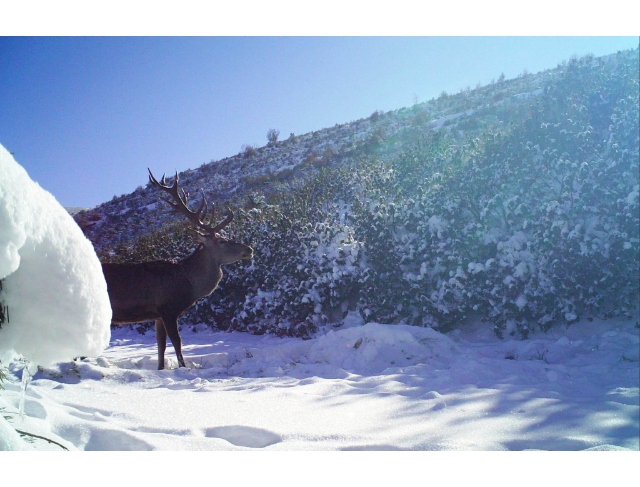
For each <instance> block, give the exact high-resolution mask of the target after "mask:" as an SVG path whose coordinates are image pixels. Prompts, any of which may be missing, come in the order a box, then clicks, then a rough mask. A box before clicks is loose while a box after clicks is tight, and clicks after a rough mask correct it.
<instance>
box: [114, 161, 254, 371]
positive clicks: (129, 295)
mask: <svg viewBox="0 0 640 487" xmlns="http://www.w3.org/2000/svg"><path fill="white" fill-rule="evenodd" d="M149 180H150V181H151V183H152V184H153V185H154V186H156V187H158V188H160V189H161V190H163V191H166V192H167V193H168V194H169V195H171V197H172V199H173V201H171V200H169V199H164V198H162V199H163V200H164V201H165V202H167V203H168V204H169V205H171V207H172V208H173V209H174V210H175V211H176V212H178V213H181V214H182V215H184V216H186V217H187V218H188V219H189V221H190V222H191V223H192V224H193V225H194V226H195V227H196V233H198V234H199V236H200V244H199V245H198V247H197V248H196V250H195V251H194V252H193V253H192V254H191V255H190V256H189V257H187V258H185V259H183V260H181V261H179V262H169V261H165V260H158V261H152V262H144V263H141V264H102V271H103V273H104V277H105V279H106V281H107V291H108V293H109V300H110V301H111V310H112V312H113V316H112V322H113V323H114V324H128V323H139V322H142V321H149V320H155V324H156V340H157V341H158V369H164V352H165V349H166V348H167V335H169V338H170V339H171V343H172V344H173V348H174V349H175V351H176V356H177V357H178V364H179V366H180V367H185V363H184V358H183V357H182V340H181V338H180V333H179V331H178V318H180V316H182V314H183V313H184V312H185V311H186V310H187V309H189V308H190V307H191V306H193V304H195V302H196V301H198V300H199V299H200V298H203V297H204V296H208V295H209V294H211V293H212V292H213V291H214V290H215V288H216V287H217V286H218V283H219V282H220V279H221V278H222V269H221V268H220V266H221V265H223V264H231V263H233V262H236V261H238V260H242V259H251V258H252V257H253V249H252V248H251V247H249V246H247V245H244V244H241V243H238V242H232V241H230V240H227V239H226V238H223V237H221V236H220V235H219V234H218V232H219V231H220V230H222V229H223V228H224V227H226V226H227V225H228V224H229V223H230V222H231V220H233V212H232V211H231V210H230V209H227V210H228V215H227V217H226V218H225V219H224V220H223V221H222V222H221V223H219V224H218V225H215V226H212V225H211V222H212V220H213V218H214V216H215V211H214V210H212V215H211V217H210V218H209V221H208V222H207V213H208V211H209V208H208V205H207V201H206V200H205V197H204V191H203V192H202V204H201V205H200V208H199V209H198V210H197V211H192V210H191V209H189V206H188V202H189V198H188V195H187V194H186V193H185V192H184V190H183V189H178V173H177V172H176V178H175V181H174V183H173V185H172V186H168V185H167V183H166V180H165V177H164V175H163V176H162V181H161V182H158V181H157V180H156V178H154V177H153V174H151V170H149ZM180 193H182V195H181V194H180Z"/></svg>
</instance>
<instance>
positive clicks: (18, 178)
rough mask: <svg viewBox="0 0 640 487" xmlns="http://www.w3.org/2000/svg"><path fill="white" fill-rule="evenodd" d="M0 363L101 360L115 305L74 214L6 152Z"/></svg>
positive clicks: (0, 220) (1, 189)
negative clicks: (4, 317)
mask: <svg viewBox="0 0 640 487" xmlns="http://www.w3.org/2000/svg"><path fill="white" fill-rule="evenodd" d="M0 280H2V289H1V290H0V302H2V304H3V305H4V306H7V307H8V311H9V312H8V315H9V320H8V321H6V322H5V323H2V325H1V326H2V328H1V329H0V356H2V355H3V354H7V355H11V354H13V353H19V354H22V355H23V356H24V357H25V358H27V359H28V360H31V361H33V362H35V363H38V364H43V365H48V364H50V363H53V362H55V361H61V360H69V359H71V358H72V357H74V356H78V355H93V356H96V355H99V354H100V352H101V351H102V350H104V348H106V347H107V345H108V344H109V337H110V326H109V325H110V322H111V306H110V304H109V296H108V294H107V285H106V282H105V280H104V276H103V274H102V268H101V266H100V261H99V260H98V257H97V256H96V254H95V252H94V249H93V246H92V245H91V242H89V240H87V238H86V237H85V236H84V235H83V233H82V231H81V230H80V228H79V227H78V226H77V225H76V223H75V222H74V221H73V219H72V218H71V216H70V215H69V214H68V213H67V211H66V210H65V209H64V208H63V207H62V206H61V205H60V204H59V203H58V202H57V201H56V199H55V198H54V197H53V195H51V194H50V193H49V192H47V191H45V190H44V189H42V188H41V187H40V186H39V185H38V184H37V183H35V182H34V181H32V180H31V179H30V178H29V176H28V174H27V172H26V171H25V170H24V169H23V168H22V167H21V166H20V165H19V164H18V163H17V162H16V161H15V160H14V159H13V157H12V156H11V154H9V152H7V150H6V149H5V148H4V147H3V146H2V145H0Z"/></svg>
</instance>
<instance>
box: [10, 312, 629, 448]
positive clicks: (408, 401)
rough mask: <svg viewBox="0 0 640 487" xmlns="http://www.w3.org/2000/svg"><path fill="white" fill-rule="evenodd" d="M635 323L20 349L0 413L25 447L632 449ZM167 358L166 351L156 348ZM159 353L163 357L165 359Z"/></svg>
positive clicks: (117, 336) (121, 337) (354, 327)
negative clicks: (92, 352) (82, 354)
mask: <svg viewBox="0 0 640 487" xmlns="http://www.w3.org/2000/svg"><path fill="white" fill-rule="evenodd" d="M639 331H640V330H638V328H637V327H636V325H635V321H622V320H620V321H615V320H608V321H599V320H594V321H592V322H589V321H587V320H584V321H582V322H580V323H576V324H573V325H571V326H570V327H569V328H565V327H562V328H558V329H555V330H552V331H550V332H549V333H546V334H541V333H540V334H536V335H534V336H533V337H532V338H530V339H528V340H510V339H505V340H499V339H497V338H496V337H495V336H494V335H493V334H492V333H491V332H490V331H488V330H487V327H486V325H480V324H475V325H474V324H469V325H467V326H464V327H462V328H461V329H460V330H458V331H456V332H453V333H451V334H449V335H444V334H440V333H438V332H436V331H434V330H432V329H429V328H418V327H409V326H404V325H382V324H375V323H369V324H366V325H365V324H364V323H362V322H361V321H359V320H358V319H357V318H356V317H353V316H349V317H348V319H347V321H346V324H345V325H344V326H343V327H342V328H339V329H335V330H328V331H326V333H324V334H319V335H318V336H317V337H316V338H314V339H312V340H306V341H304V340H300V339H293V338H284V339H280V338H276V337H273V336H253V335H248V334H242V333H237V332H234V333H223V332H219V333H214V332H212V331H210V330H208V329H200V330H199V331H198V332H195V333H194V332H193V331H191V329H190V328H188V327H185V328H184V329H183V331H182V336H183V342H184V349H183V352H184V353H185V359H186V361H187V363H188V365H189V367H187V368H180V369H178V368H170V369H168V370H163V371H158V370H156V367H157V359H156V344H155V338H154V336H153V333H151V332H149V333H147V335H144V336H142V335H140V334H139V333H138V332H137V331H135V330H131V329H129V328H128V327H127V328H120V329H117V330H115V331H114V332H113V333H112V337H111V342H110V345H109V347H108V348H107V349H106V350H105V351H104V353H103V354H102V355H101V356H100V357H96V358H94V357H91V358H85V359H84V360H76V361H68V362H63V363H59V364H56V365H54V366H51V367H47V368H44V369H43V368H40V369H39V370H38V372H37V373H36V374H35V376H34V377H33V380H32V382H31V384H30V385H29V386H28V388H27V391H26V401H25V407H24V410H25V415H24V418H23V419H20V417H19V414H18V408H19V401H20V395H21V383H20V379H19V378H20V376H21V368H22V367H23V366H24V364H23V363H21V362H19V361H14V362H12V363H10V364H9V371H10V378H11V379H12V381H11V382H5V383H4V386H5V390H4V391H0V410H1V412H2V415H3V416H4V417H5V418H7V420H8V423H9V424H11V425H12V426H13V427H14V428H16V429H19V430H21V431H26V432H29V433H31V434H35V435H39V436H42V437H45V438H49V439H51V440H54V441H55V442H57V443H59V445H57V444H53V443H48V442H46V441H44V440H41V439H37V438H33V437H24V439H26V440H28V441H24V439H23V444H22V447H24V448H25V449H28V450H61V446H64V447H65V448H67V449H69V450H76V449H78V450H190V451H192V450H296V451H300V450H315V451H317V450H527V449H539V450H587V449H591V450H622V449H627V450H636V451H637V450H638V449H639V448H640V445H639V418H638V411H639V392H638V389H639V381H640V379H639V375H640V371H639V362H638V351H639ZM167 356H168V357H169V358H170V362H169V366H170V367H171V366H173V367H175V365H176V361H175V355H173V350H172V348H171V347H169V348H168V350H167ZM171 360H172V362H171Z"/></svg>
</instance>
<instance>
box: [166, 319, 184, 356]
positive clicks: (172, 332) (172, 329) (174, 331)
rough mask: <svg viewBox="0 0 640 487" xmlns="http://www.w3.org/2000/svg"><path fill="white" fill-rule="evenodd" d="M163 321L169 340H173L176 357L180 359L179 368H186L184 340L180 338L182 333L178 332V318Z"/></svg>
mask: <svg viewBox="0 0 640 487" xmlns="http://www.w3.org/2000/svg"><path fill="white" fill-rule="evenodd" d="M162 321H164V326H165V328H166V330H167V335H169V339H170V340H171V344H172V345H173V349H174V350H175V352H176V357H178V366H179V367H186V365H185V363H184V358H183V357H182V339H181V338H180V332H179V331H178V318H177V317H176V318H174V317H171V318H169V317H167V318H163V320H162Z"/></svg>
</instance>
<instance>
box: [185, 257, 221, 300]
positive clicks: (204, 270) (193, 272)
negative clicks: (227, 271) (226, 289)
mask: <svg viewBox="0 0 640 487" xmlns="http://www.w3.org/2000/svg"><path fill="white" fill-rule="evenodd" d="M182 267H183V270H184V272H185V274H186V277H187V279H188V280H189V282H190V283H191V286H192V288H193V291H194V294H195V295H196V296H197V298H198V299H199V298H202V297H204V296H208V295H209V294H211V293H212V292H213V290H214V289H215V288H216V287H217V286H218V283H219V282H220V279H222V268H221V267H220V263H219V262H218V261H217V259H215V258H214V257H213V256H212V255H211V252H210V251H209V250H208V249H207V248H206V247H205V246H203V245H200V246H198V248H197V249H196V250H195V251H194V252H193V254H191V255H190V256H189V257H187V258H186V259H185V260H183V261H182Z"/></svg>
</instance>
